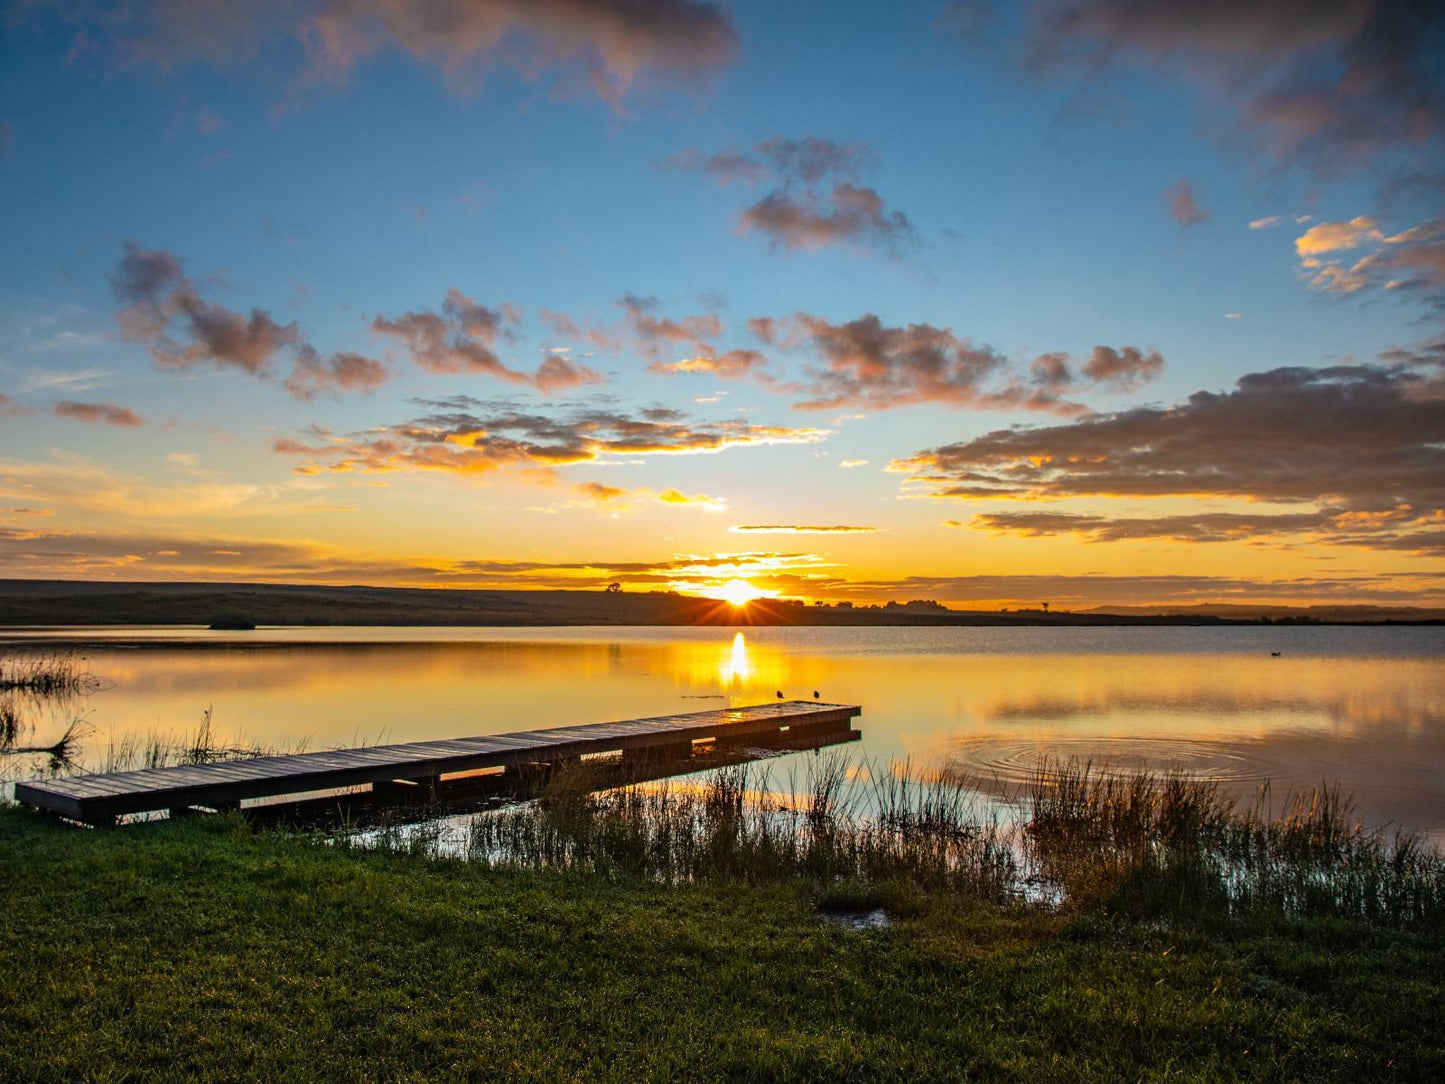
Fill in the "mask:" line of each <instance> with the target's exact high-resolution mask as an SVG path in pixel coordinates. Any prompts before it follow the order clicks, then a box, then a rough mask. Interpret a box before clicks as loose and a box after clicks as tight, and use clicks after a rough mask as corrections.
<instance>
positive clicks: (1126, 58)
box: [1027, 0, 1445, 173]
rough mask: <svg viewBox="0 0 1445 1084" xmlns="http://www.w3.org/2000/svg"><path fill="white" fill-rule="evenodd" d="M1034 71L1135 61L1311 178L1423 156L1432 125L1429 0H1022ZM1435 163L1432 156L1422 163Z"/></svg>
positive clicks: (1440, 73)
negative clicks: (1230, 118) (1202, 90)
mask: <svg viewBox="0 0 1445 1084" xmlns="http://www.w3.org/2000/svg"><path fill="white" fill-rule="evenodd" d="M1028 22H1029V32H1028V43H1027V48H1028V52H1029V56H1030V60H1031V62H1032V64H1033V66H1034V68H1035V70H1037V71H1063V70H1069V71H1079V72H1082V73H1084V74H1085V76H1086V77H1087V78H1088V79H1089V80H1090V81H1096V80H1097V79H1098V78H1099V77H1100V74H1101V73H1102V72H1103V71H1105V70H1106V69H1108V68H1109V67H1112V66H1116V65H1127V64H1144V65H1147V66H1150V67H1154V68H1156V69H1158V70H1161V71H1164V72H1166V73H1167V74H1168V75H1169V76H1172V77H1181V76H1182V77H1183V78H1186V79H1193V80H1196V81H1198V82H1200V83H1202V84H1204V85H1205V86H1206V87H1207V88H1208V89H1209V90H1210V91H1211V92H1212V93H1213V94H1217V95H1221V96H1222V97H1223V99H1224V100H1225V101H1227V102H1229V103H1230V104H1231V105H1232V107H1233V109H1234V110H1235V112H1236V116H1237V120H1238V121H1239V122H1240V123H1241V124H1242V125H1243V126H1244V127H1246V128H1247V129H1248V130H1249V131H1251V132H1253V133H1255V134H1256V135H1257V136H1258V137H1259V139H1260V140H1261V142H1262V143H1263V145H1264V146H1265V147H1266V148H1267V149H1268V151H1269V152H1271V153H1272V154H1273V155H1274V156H1275V157H1277V158H1278V159H1279V160H1281V161H1285V162H1296V161H1301V162H1304V163H1306V164H1308V165H1309V166H1311V167H1312V168H1314V169H1315V170H1317V171H1319V172H1321V173H1334V172H1337V171H1339V170H1341V169H1344V168H1348V167H1350V166H1356V165H1359V164H1361V163H1363V162H1365V161H1367V160H1370V159H1372V158H1375V157H1377V156H1379V155H1380V154H1381V153H1382V152H1385V153H1390V152H1397V151H1403V152H1405V153H1406V154H1407V155H1408V154H1412V153H1413V154H1415V155H1418V156H1419V157H1420V158H1421V159H1422V160H1429V159H1431V158H1434V156H1436V155H1438V153H1439V151H1440V148H1441V144H1442V133H1445V66H1442V65H1441V63H1440V56H1441V50H1442V48H1445V7H1442V6H1441V5H1440V4H1439V3H1437V2H1435V0H1275V2H1272V3H1265V4H1261V3H1253V2H1250V0H1200V2H1195V3H1190V4H1167V3H1151V2H1146V0H1090V2H1087V3H1083V2H1078V0H1034V2H1033V3H1032V4H1031V5H1030V7H1029V10H1028ZM1435 160H1436V161H1437V162H1438V158H1435Z"/></svg>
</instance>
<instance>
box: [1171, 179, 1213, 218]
mask: <svg viewBox="0 0 1445 1084" xmlns="http://www.w3.org/2000/svg"><path fill="white" fill-rule="evenodd" d="M1167 196H1168V199H1169V213H1170V215H1172V216H1173V218H1174V221H1175V222H1178V223H1179V224H1180V225H1181V226H1197V225H1199V224H1200V223H1201V222H1208V221H1209V212H1208V211H1206V210H1205V209H1204V208H1203V207H1201V206H1199V204H1198V203H1197V202H1196V201H1195V198H1194V186H1193V185H1192V184H1190V183H1189V181H1187V180H1181V181H1177V182H1176V183H1175V185H1174V187H1173V188H1171V189H1169V191H1168V193H1167Z"/></svg>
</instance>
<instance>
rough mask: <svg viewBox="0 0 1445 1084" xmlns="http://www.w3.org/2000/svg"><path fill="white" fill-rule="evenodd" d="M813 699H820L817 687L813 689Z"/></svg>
mask: <svg viewBox="0 0 1445 1084" xmlns="http://www.w3.org/2000/svg"><path fill="white" fill-rule="evenodd" d="M813 699H814V700H817V699H818V690H817V689H814V690H813Z"/></svg>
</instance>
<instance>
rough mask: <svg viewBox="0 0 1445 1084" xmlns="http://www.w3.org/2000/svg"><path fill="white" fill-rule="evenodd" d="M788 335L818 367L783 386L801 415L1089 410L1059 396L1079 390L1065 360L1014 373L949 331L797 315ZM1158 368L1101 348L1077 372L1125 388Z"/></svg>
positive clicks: (1046, 360) (1159, 361)
mask: <svg viewBox="0 0 1445 1084" xmlns="http://www.w3.org/2000/svg"><path fill="white" fill-rule="evenodd" d="M779 324H780V322H772V323H771V324H770V325H769V331H770V333H771V334H778V332H779ZM788 334H789V335H790V336H796V337H797V338H798V339H799V340H801V341H804V342H806V343H807V344H808V345H809V346H810V347H811V348H812V349H813V351H814V352H815V353H816V354H817V356H818V357H819V358H820V359H821V361H822V362H823V366H824V367H823V368H822V369H820V370H816V371H814V372H813V373H812V374H811V379H809V380H808V381H806V382H803V383H801V384H797V385H788V386H785V387H784V390H793V391H801V392H802V393H804V394H805V395H808V396H809V398H807V399H804V400H803V401H801V402H798V403H796V404H795V406H796V408H797V409H799V410H831V409H834V408H837V407H869V408H872V409H877V410H884V409H888V408H890V407H897V406H904V405H908V404H912V403H944V404H948V405H951V406H958V407H973V408H979V409H996V410H1043V411H1051V412H1054V413H1059V414H1065V415H1070V414H1082V413H1086V412H1087V409H1088V408H1087V407H1085V406H1083V405H1082V404H1080V403H1077V402H1072V401H1070V400H1067V399H1065V398H1063V397H1062V393H1063V392H1064V391H1066V390H1068V389H1071V388H1073V387H1075V386H1076V384H1077V380H1076V377H1075V375H1074V373H1073V370H1072V369H1071V368H1070V362H1071V359H1070V358H1069V356H1068V355H1067V354H1062V353H1053V354H1044V355H1041V356H1039V357H1037V358H1035V359H1034V360H1033V362H1032V363H1031V364H1030V365H1029V366H1027V368H1026V375H1025V374H1020V373H1019V372H1017V371H1015V369H1014V367H1013V366H1011V365H1010V363H1009V361H1008V359H1007V358H1005V357H1004V356H1003V355H1002V354H1000V353H999V352H998V351H996V350H994V349H993V348H991V347H987V346H981V345H978V344H975V343H973V342H971V341H970V340H968V339H965V338H961V337H960V336H958V335H956V334H955V333H954V332H953V331H952V330H951V329H949V328H940V327H934V326H933V325H931V324H909V325H907V326H905V327H890V326H888V325H885V324H884V323H883V322H882V321H881V320H880V319H879V318H878V317H877V316H875V315H873V314H871V313H870V314H867V315H865V316H862V317H859V318H858V319H856V320H852V321H849V322H848V323H846V324H834V323H832V322H830V321H828V320H825V319H823V318H821V317H817V316H811V315H809V314H807V313H798V314H797V315H795V316H794V317H792V319H791V321H789V328H788ZM1163 364H1164V360H1163V358H1162V357H1161V356H1160V355H1159V354H1158V353H1157V352H1156V351H1149V352H1145V351H1141V350H1139V349H1137V348H1135V347H1124V348H1123V349H1122V350H1115V349H1113V348H1111V347H1103V346H1100V347H1095V348H1094V351H1093V353H1092V355H1091V356H1090V358H1089V360H1088V361H1087V362H1086V363H1085V364H1084V366H1083V372H1084V375H1085V376H1086V377H1087V378H1088V380H1090V381H1092V382H1093V384H1094V385H1095V386H1101V385H1102V386H1108V387H1110V388H1112V389H1114V390H1129V389H1132V388H1134V387H1137V386H1138V385H1140V384H1142V383H1144V382H1145V381H1147V380H1150V379H1152V378H1153V377H1154V376H1157V375H1158V373H1159V372H1160V371H1161V370H1162V368H1163Z"/></svg>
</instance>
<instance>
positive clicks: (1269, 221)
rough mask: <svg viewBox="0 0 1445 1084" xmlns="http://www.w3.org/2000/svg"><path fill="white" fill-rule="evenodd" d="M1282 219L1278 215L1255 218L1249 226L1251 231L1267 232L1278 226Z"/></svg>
mask: <svg viewBox="0 0 1445 1084" xmlns="http://www.w3.org/2000/svg"><path fill="white" fill-rule="evenodd" d="M1282 221H1283V219H1281V218H1280V216H1279V215H1270V216H1269V217H1268V218H1256V219H1254V220H1253V221H1252V222H1250V224H1249V228H1250V229H1252V230H1267V229H1271V228H1273V227H1275V226H1278V225H1279V224H1280V223H1281V222H1282Z"/></svg>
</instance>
